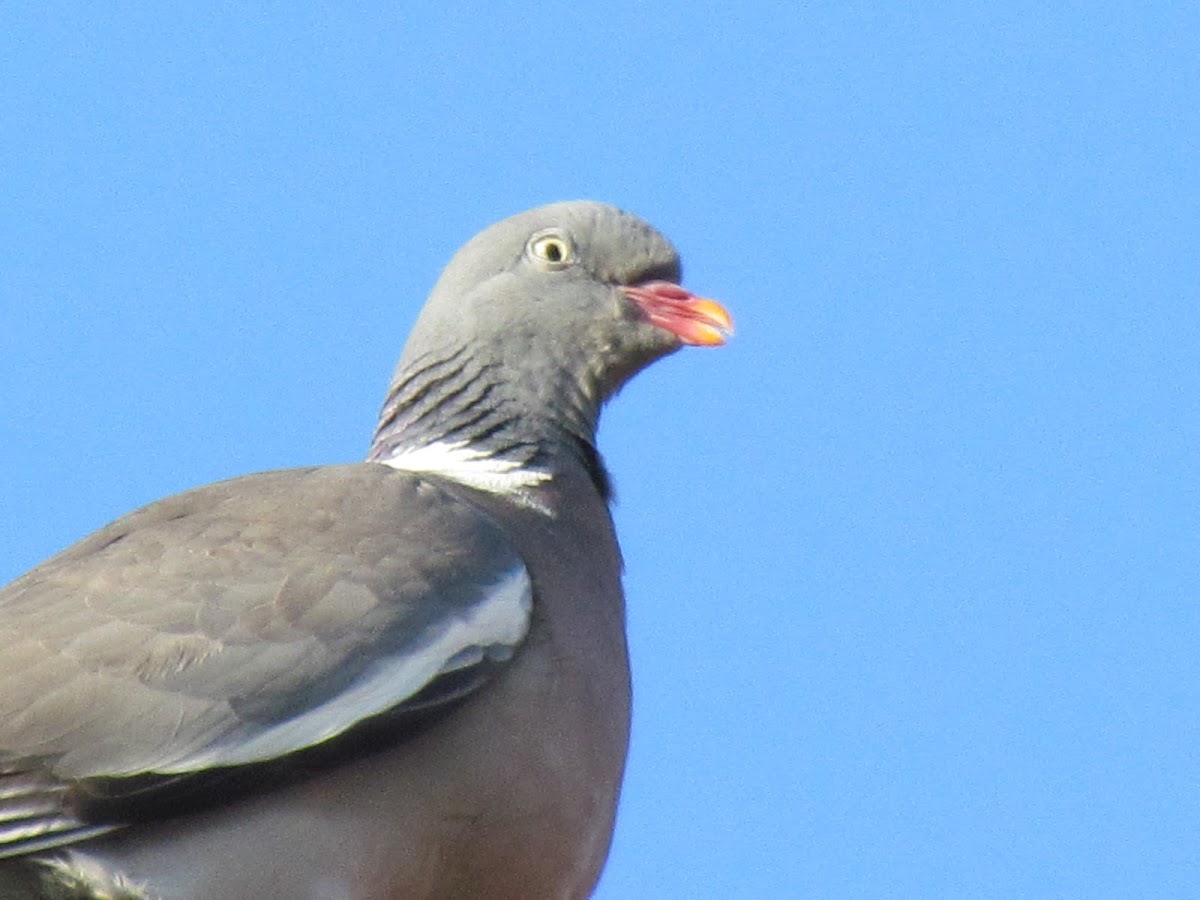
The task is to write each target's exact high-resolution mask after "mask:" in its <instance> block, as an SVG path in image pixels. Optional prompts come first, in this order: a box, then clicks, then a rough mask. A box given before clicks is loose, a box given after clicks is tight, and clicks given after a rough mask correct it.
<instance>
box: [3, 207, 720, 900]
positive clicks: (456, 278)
mask: <svg viewBox="0 0 1200 900" xmlns="http://www.w3.org/2000/svg"><path fill="white" fill-rule="evenodd" d="M679 275H680V272H679V259H678V256H677V255H676V252H675V250H674V249H673V248H672V246H671V244H670V243H668V241H667V240H666V239H665V238H663V237H662V236H661V235H660V234H659V233H658V232H657V231H655V230H654V229H653V228H652V227H651V226H649V225H648V224H646V223H645V222H643V221H642V220H641V219H639V218H637V217H635V216H633V215H631V214H629V213H626V212H623V211H621V210H618V209H616V208H613V207H611V206H607V205H604V204H600V203H594V202H582V201H581V202H570V203H558V204H553V205H550V206H544V207H541V208H538V209H534V210H531V211H529V212H526V213H523V214H521V215H517V216H514V217H512V218H510V219H506V220H504V221H502V222H500V223H498V224H496V225H493V226H492V227H490V228H488V229H486V230H485V231H483V232H482V233H481V234H479V235H478V236H476V237H475V238H474V239H472V240H471V241H470V242H468V243H467V244H466V245H465V246H464V247H463V248H462V249H461V250H459V252H458V253H457V254H456V255H455V256H454V258H453V259H452V260H451V262H450V264H449V265H448V266H447V268H446V269H445V271H444V272H443V273H442V276H441V278H440V280H439V281H438V282H437V284H436V286H435V287H434V289H433V293H432V294H431V296H430V298H429V301H428V303H427V304H426V306H425V308H424V310H423V311H422V312H421V314H420V317H419V319H418V321H417V323H416V325H415V327H414V329H413V332H412V336H411V338H410V339H409V341H408V344H407V346H406V348H405V350H404V354H403V356H402V358H401V360H400V364H399V367H398V368H397V370H396V374H395V377H394V378H393V380H392V383H391V387H390V389H389V392H388V395H387V399H386V402H385V403H384V406H383V411H382V413H381V416H380V419H379V424H378V427H377V429H376V431H375V436H374V440H373V442H372V444H371V448H370V452H369V454H368V456H367V460H366V461H365V462H362V463H357V464H351V465H332V466H320V467H315V468H304V469H288V470H282V471H274V472H264V473H261V474H257V475H248V476H246V477H243V478H235V479H233V480H230V481H224V482H220V483H218V484H212V485H208V486H206V487H201V488H197V489H195V490H191V491H187V492H186V493H183V494H179V495H176V496H173V497H168V498H167V499H165V500H160V501H158V502H157V503H152V504H150V505H149V506H146V507H144V508H142V509H139V510H137V511H136V512H133V513H131V514H129V515H127V516H125V517H124V518H121V519H118V520H117V521H115V522H113V523H112V524H110V525H108V526H107V527H105V528H103V529H101V530H100V531H97V532H96V533H95V534H92V535H91V536H89V537H87V538H85V539H83V540H82V541H80V542H79V543H77V544H75V545H74V546H72V547H70V548H69V549H67V550H65V551H63V552H62V553H60V554H59V555H57V556H55V557H53V558H51V559H50V560H48V561H46V562H45V563H43V564H42V565H40V566H38V567H37V568H35V569H33V570H32V571H30V572H29V573H27V574H26V575H24V576H22V577H21V578H18V579H17V580H16V581H14V582H12V583H11V584H9V585H8V586H7V587H5V588H3V589H2V590H0V898H93V900H98V898H140V900H151V898H161V900H185V898H187V900H199V898H206V900H212V898H222V900H226V898H231V900H236V898H254V900H262V898H289V900H297V898H314V900H316V898H320V900H325V898H330V900H333V898H364V900H365V898H372V900H374V898H424V897H454V898H468V897H478V898H489V900H497V898H523V900H529V898H577V897H586V896H587V895H588V894H589V893H590V891H591V890H592V888H593V887H594V885H595V882H596V880H597V878H598V876H599V872H600V869H601V866H602V865H603V863H604V860H605V857H606V855H607V853H608V847H609V842H610V839H611V835H612V828H613V817H614V812H615V807H616V803H617V795H618V792H619V790H620V785H621V776H622V770H623V767H624V762H625V753H626V745H627V741H628V735H629V704H630V695H629V670H628V665H627V655H626V643H625V610H624V600H623V597H622V592H621V583H620V575H621V556H620V552H619V550H618V547H617V541H616V537H615V535H614V532H613V524H612V519H611V517H610V514H609V505H608V503H609V493H610V492H609V481H608V476H607V474H606V472H605V469H604V464H603V462H602V461H601V458H600V455H599V453H598V452H597V450H596V445H595V433H596V425H597V419H598V416H599V411H600V407H601V405H602V404H603V403H604V401H605V400H607V399H608V398H609V397H610V396H612V394H613V393H614V392H615V391H616V390H617V389H618V388H620V387H621V385H622V384H623V383H624V382H625V381H626V380H627V379H629V378H630V377H631V376H632V375H634V374H635V373H636V372H637V371H638V370H640V369H642V368H643V367H644V366H646V365H648V364H649V363H651V362H653V361H654V360H656V359H658V358H660V357H662V356H665V355H666V354H668V353H671V352H672V351H674V350H676V349H678V348H679V347H680V346H681V345H684V344H691V345H717V344H721V343H723V342H724V340H725V338H726V336H727V334H728V333H730V332H731V330H732V322H731V319H730V316H729V314H728V313H727V312H726V311H725V310H724V309H723V308H722V307H721V306H720V305H718V304H717V303H715V302H713V301H711V300H706V299H702V298H699V297H696V296H694V295H692V294H691V293H689V292H688V291H687V290H685V289H684V288H682V287H680V286H679V284H678V282H679Z"/></svg>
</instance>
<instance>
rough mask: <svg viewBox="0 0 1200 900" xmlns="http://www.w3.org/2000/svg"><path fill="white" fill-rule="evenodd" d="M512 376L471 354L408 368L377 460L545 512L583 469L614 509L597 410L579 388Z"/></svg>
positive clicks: (400, 375)
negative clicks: (599, 446) (552, 493)
mask: <svg viewBox="0 0 1200 900" xmlns="http://www.w3.org/2000/svg"><path fill="white" fill-rule="evenodd" d="M511 374H512V373H511V371H510V370H509V369H508V368H507V367H504V366H501V365H500V364H499V363H489V362H482V361H479V360H476V359H474V358H473V357H472V355H471V354H470V353H468V352H467V349H466V348H459V349H457V350H454V351H451V352H443V353H430V354H425V355H424V356H421V357H419V358H417V359H414V360H407V359H406V360H405V361H404V362H403V363H402V364H401V367H400V369H399V370H398V371H397V373H396V377H395V378H394V379H393V381H392V386H391V388H390V390H389V391H388V397H387V400H386V402H385V403H384V406H383V411H382V412H381V414H380V418H379V425H378V427H377V428H376V430H375V437H374V439H373V440H372V442H371V449H370V452H369V453H368V454H367V459H368V461H371V462H379V463H384V464H386V465H389V466H393V467H395V468H397V469H404V470H407V471H413V472H423V473H429V474H435V475H440V476H442V477H444V478H449V479H451V480H453V481H457V482H460V483H462V484H465V485H467V486H468V487H472V488H476V489H479V490H484V491H488V492H490V493H497V494H506V495H511V496H512V497H514V498H515V499H516V500H518V501H519V502H522V503H524V504H526V505H529V506H534V507H537V508H540V509H542V510H543V511H546V512H550V511H551V510H550V509H549V508H548V504H547V503H546V501H545V500H544V499H543V497H544V495H548V494H549V492H548V491H547V490H545V489H547V488H549V487H550V485H551V482H552V481H553V479H554V478H555V477H556V476H557V475H560V474H563V473H564V472H565V471H567V470H569V469H572V468H574V469H582V471H583V472H584V473H585V474H586V475H587V477H588V478H589V480H590V481H591V482H592V484H593V485H594V486H595V488H596V490H597V491H598V492H599V493H600V495H601V496H602V497H603V498H604V499H605V500H608V498H609V494H610V486H609V479H608V473H607V472H606V471H605V469H604V464H603V462H602V460H601V459H600V454H599V452H598V451H597V450H596V446H595V430H596V420H597V416H598V413H599V405H598V401H596V400H595V399H594V398H593V397H592V395H591V392H589V391H587V390H586V389H585V388H584V386H583V385H581V384H578V383H566V384H559V385H554V384H553V383H550V382H547V381H544V380H538V381H536V382H533V383H522V382H520V381H514V380H512V378H511V377H506V376H511ZM520 398H524V400H525V402H521V399H520ZM531 398H534V399H536V400H537V402H536V403H530V402H529V400H530V399H531ZM531 406H532V407H534V408H537V409H538V410H539V412H538V413H537V414H536V415H535V414H534V413H532V412H530V411H529V410H530V408H531Z"/></svg>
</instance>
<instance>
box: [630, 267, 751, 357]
mask: <svg viewBox="0 0 1200 900" xmlns="http://www.w3.org/2000/svg"><path fill="white" fill-rule="evenodd" d="M621 291H622V292H623V293H624V294H625V296H626V297H628V298H629V299H630V300H632V301H633V303H634V305H635V306H636V307H637V308H638V310H639V311H640V312H641V314H642V316H643V318H645V320H646V321H647V322H649V323H650V324H651V325H656V326H658V327H659V328H661V329H663V330H664V331H669V332H671V334H673V335H675V336H676V337H677V338H679V340H680V341H682V342H683V343H685V344H691V345H692V346H695V347H719V346H720V345H721V344H724V343H725V341H726V340H728V339H729V337H730V336H731V335H732V334H733V317H732V316H731V315H729V311H728V310H726V309H725V307H723V306H722V305H721V304H720V303H718V302H717V301H716V300H708V299H706V298H704V297H697V296H696V295H695V294H693V293H691V292H690V291H688V290H686V289H684V288H681V287H680V286H679V285H677V284H672V283H671V282H669V281H648V282H646V283H645V284H637V285H632V286H630V287H622V288H621Z"/></svg>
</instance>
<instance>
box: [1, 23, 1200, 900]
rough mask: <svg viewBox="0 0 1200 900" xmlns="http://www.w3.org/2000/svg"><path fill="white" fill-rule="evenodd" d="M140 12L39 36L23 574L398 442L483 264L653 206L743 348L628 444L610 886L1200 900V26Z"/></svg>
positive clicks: (25, 289)
mask: <svg viewBox="0 0 1200 900" xmlns="http://www.w3.org/2000/svg"><path fill="white" fill-rule="evenodd" d="M96 6H97V5H96V4H90V3H87V4H84V3H72V2H61V3H52V2H47V3H37V4H24V3H17V4H15V5H14V4H12V3H7V4H5V5H4V8H3V10H2V11H0V67H2V71H3V78H2V81H0V122H2V123H3V124H2V126H0V429H2V430H3V431H2V439H0V471H2V472H3V474H2V475H0V511H2V515H0V529H2V530H3V540H2V541H0V581H4V580H8V579H9V578H11V577H15V576H16V575H18V574H19V573H21V572H22V571H24V570H25V569H27V568H28V567H30V566H32V565H34V564H35V563H37V562H38V561H40V560H41V559H43V558H44V557H46V556H47V555H49V554H50V553H52V552H53V551H55V550H58V549H59V548H61V547H63V546H64V545H66V544H68V543H69V542H71V541H73V540H74V539H76V538H78V537H80V536H82V535H83V534H85V533H86V532H88V531H90V530H92V529H94V528H96V527H98V526H100V525H102V524H103V523H104V522H106V521H108V520H109V519H111V518H113V517H115V516H117V515H119V514H121V513H123V512H125V511H127V510H129V509H131V508H132V507H134V506H137V505H139V504H141V503H144V502H148V501H150V500H153V499H156V498H158V497H161V496H163V495H165V494H168V493H171V492H174V491H179V490H182V489H184V488H187V487H190V486H193V485H197V484H200V483H203V482H207V481H212V480H215V479H219V478H224V477H227V476H232V475H236V474H242V473H245V472H250V471H255V470H260V469H267V468H277V467H281V466H291V465H301V464H309V463H314V462H326V461H343V460H353V459H356V458H358V457H360V456H361V454H362V453H363V451H364V448H365V445H366V442H367V439H368V436H369V434H370V431H371V427H372V425H373V422H374V417H375V413H376V410H377V408H378V405H379V403H380V401H381V399H382V394H383V390H384V387H385V385H386V382H387V379H388V376H389V374H390V371H391V367H392V365H393V363H394V361H395V358H396V357H397V355H398V353H399V350H400V346H401V343H402V341H403V339H404V337H405V335H406V334H407V332H408V328H409V326H410V324H411V322H412V320H413V318H414V317H415V315H416V313H417V310H418V308H419V307H420V305H421V303H422V300H423V298H424V296H425V293H426V292H427V290H428V288H429V286H430V285H431V284H432V282H433V280H434V278H435V277H436V275H437V273H438V272H439V270H440V268H441V266H442V265H443V264H444V263H445V261H446V260H447V258H448V257H449V255H450V254H451V253H452V252H453V251H454V250H455V249H456V248H457V246H458V245H459V244H460V243H462V242H463V241H464V240H465V239H466V238H468V237H470V236H471V235H472V234H473V233H474V232H475V231H477V230H478V229H479V228H481V227H483V226H485V225H487V224H489V223H490V222H492V221H494V220H496V219H498V218H501V217H503V216H505V215H508V214H510V213H513V212H517V211H520V210H522V209H525V208H527V207H530V206H534V205H537V204H539V203H542V202H546V201H550V200H557V199H568V198H576V197H591V198H596V199H603V200H608V201H611V202H615V203H617V204H619V205H622V206H625V207H627V208H629V209H631V210H633V211H635V212H638V213H640V214H641V215H643V216H645V217H646V218H648V219H650V220H651V221H652V222H654V223H656V224H657V225H658V226H659V227H660V228H661V229H662V230H663V231H664V232H666V233H667V234H668V235H669V236H671V237H672V238H673V239H674V240H675V242H676V243H677V244H678V246H679V247H680V248H681V250H682V252H683V254H684V258H685V263H686V268H687V276H686V278H687V284H688V285H689V286H691V287H692V288H693V289H694V290H697V291H699V292H702V293H707V294H710V295H712V296H716V297H719V298H721V299H722V300H724V301H726V302H727V304H728V305H729V307H730V308H731V309H732V310H733V311H734V313H735V314H736V316H737V320H738V326H739V332H738V336H737V338H736V340H735V341H734V342H733V343H732V344H731V345H729V346H728V347H726V348H724V349H721V350H718V351H699V350H693V351H688V352H686V353H681V354H680V355H678V356H676V357H674V358H672V359H670V360H668V361H666V362H665V363H663V364H661V365H659V366H657V367H655V368H654V369H652V370H651V371H649V372H647V373H645V374H644V376H642V377H641V378H639V379H638V380H637V381H636V382H635V383H634V384H633V385H631V386H630V387H629V388H628V389H627V390H626V391H625V392H624V393H623V394H622V396H621V397H620V398H619V399H618V401H617V402H616V403H615V404H614V405H613V406H612V407H611V408H610V409H609V411H608V413H607V414H606V419H605V423H604V428H603V431H602V435H601V439H602V447H603V449H604V450H605V451H606V453H607V458H608V460H609V463H610V466H611V468H612V469H613V472H614V474H615V476H616V479H617V483H618V488H619V493H620V505H619V507H618V510H617V519H618V525H619V527H620V530H621V534H622V538H623V543H624V547H625V553H626V558H627V568H628V575H627V588H628V593H629V596H630V632H631V640H632V652H633V659H634V666H635V680H636V695H637V697H636V710H635V722H634V739H633V748H632V753H631V757H630V764H629V772H628V779H627V783H626V791H625V794H624V798H623V801H622V806H621V813H620V821H619V825H618V830H617V837H616V842H615V846H614V851H613V855H612V859H611V862H610V865H609V867H608V870H607V872H606V874H605V876H604V880H603V882H602V885H601V888H600V890H599V894H598V896H599V897H600V898H602V900H622V898H639V897H664V898H700V897H711V898H729V897H748V898H763V897H785V896H805V895H811V896H863V897H869V896H882V895H907V896H951V895H963V894H975V895H980V894H982V895H994V896H1014V895H1027V896H1038V895H1050V894H1054V895H1074V896H1100V895H1126V896H1132V895H1141V896H1147V895H1154V894H1175V895H1196V894H1200V861H1198V860H1200V850H1198V840H1200V760H1198V750H1197V748H1198V747H1200V727H1198V718H1197V717H1198V713H1200V697H1198V694H1200V662H1198V659H1200V657H1198V655H1197V640H1198V636H1200V605H1198V602H1197V600H1198V591H1200V579H1198V577H1197V576H1198V571H1200V570H1198V567H1197V559H1198V550H1200V467H1198V465H1197V458H1198V454H1200V399H1198V398H1200V377H1198V374H1197V371H1198V370H1197V366H1198V365H1200V346H1198V344H1200V311H1198V301H1200V266H1198V262H1197V260H1198V256H1200V153H1198V143H1200V115H1198V113H1197V109H1198V107H1200V104H1198V101H1197V97H1198V96H1200V94H1198V93H1197V92H1198V90H1200V87H1198V85H1200V6H1198V5H1197V4H1195V3H1191V2H1177V3H1157V2H1141V3H1127V4H1111V3H1104V2H1087V3H1064V4H1049V5H1048V4H1044V3H1004V4H967V3H961V2H952V3H951V2H927V3H922V4H913V5H911V6H910V5H909V4H892V3H877V4H864V3H849V4H835V5H831V6H830V7H821V6H815V5H802V4H797V3H778V4H770V3H761V4H743V5H740V6H735V5H733V4H720V5H716V4H712V5H707V4H684V3H670V2H660V3H654V4H629V3H604V4H587V3H584V4H563V3H550V4H503V3H499V4H495V3H493V4H478V5H462V6H455V5H450V6H447V5H445V4H437V5H431V6H429V7H428V9H430V10H433V12H412V13H409V12H401V11H398V10H397V9H396V6H397V4H391V3H388V4H345V5H344V6H343V5H340V4H310V3H303V2H300V3H296V2H288V3H263V4H251V5H244V4H219V3H216V4H191V3H189V4H168V3H144V4H136V3H134V4H102V5H100V6H102V7H103V8H102V9H97V8H96ZM1048 6H1049V7H1052V8H1047V7H1048Z"/></svg>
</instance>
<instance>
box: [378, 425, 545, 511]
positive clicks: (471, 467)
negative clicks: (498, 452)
mask: <svg viewBox="0 0 1200 900" xmlns="http://www.w3.org/2000/svg"><path fill="white" fill-rule="evenodd" d="M379 462H381V463H383V464H384V465H385V466H391V467H392V468H393V469H401V470H402V471H405V472H424V473H427V474H430V475H441V476H442V477H443V478H448V479H450V480H451V481H457V482H458V483H459V484H465V485H466V486H467V487H473V488H476V489H477V490H481V491H487V492H488V493H490V494H511V495H516V496H517V497H518V498H519V499H520V500H521V501H522V502H524V503H527V504H529V505H532V506H539V507H540V506H541V504H539V503H536V502H533V501H532V498H530V497H529V496H528V491H529V489H530V488H533V487H537V486H538V485H539V484H545V483H546V482H547V481H549V480H550V478H551V475H550V473H549V472H547V471H546V470H545V469H533V468H529V467H526V466H522V465H521V464H520V463H517V462H513V461H512V460H511V459H503V458H501V457H498V456H492V455H490V454H488V453H485V452H483V451H482V450H476V449H474V448H473V447H471V446H470V445H469V444H468V443H467V442H466V441H434V442H433V443H431V444H425V445H424V446H421V447H412V448H407V449H404V450H400V451H399V452H397V453H395V454H393V455H392V456H389V457H388V458H387V459H381V460H379Z"/></svg>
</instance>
